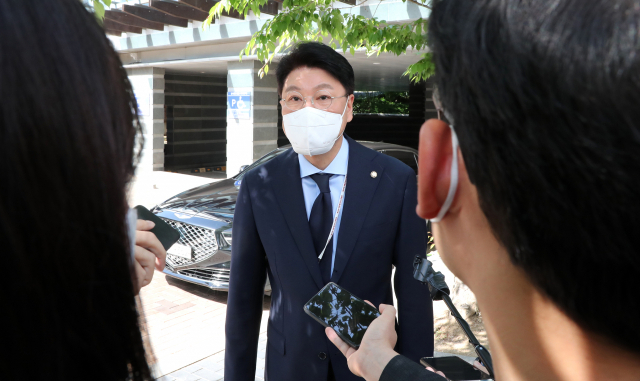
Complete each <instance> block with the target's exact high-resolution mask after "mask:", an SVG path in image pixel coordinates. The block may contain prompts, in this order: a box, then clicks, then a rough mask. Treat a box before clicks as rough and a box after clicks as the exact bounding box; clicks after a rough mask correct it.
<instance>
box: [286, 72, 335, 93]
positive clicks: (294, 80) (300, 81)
mask: <svg viewBox="0 0 640 381" xmlns="http://www.w3.org/2000/svg"><path fill="white" fill-rule="evenodd" d="M343 88H344V87H343V86H342V84H341V83H340V81H339V80H338V79H336V78H335V77H333V76H332V75H331V74H329V73H328V72H326V71H325V70H323V69H320V68H310V67H306V66H303V67H299V68H297V69H295V70H293V71H291V73H289V75H288V76H287V78H286V79H285V81H284V89H283V91H284V92H288V91H298V92H300V91H306V90H309V91H318V90H323V89H326V90H340V89H343Z"/></svg>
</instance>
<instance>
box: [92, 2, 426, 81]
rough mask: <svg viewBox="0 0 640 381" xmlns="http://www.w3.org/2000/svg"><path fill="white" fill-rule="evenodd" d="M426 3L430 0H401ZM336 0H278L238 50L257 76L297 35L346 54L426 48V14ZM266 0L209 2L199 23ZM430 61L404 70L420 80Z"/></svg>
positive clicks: (255, 9)
mask: <svg viewBox="0 0 640 381" xmlns="http://www.w3.org/2000/svg"><path fill="white" fill-rule="evenodd" d="M94 1H98V0H94ZM406 1H409V2H411V3H416V4H418V5H420V6H423V7H427V8H428V7H429V4H430V0H403V2H406ZM336 2H337V1H336V0H284V1H283V3H282V8H283V9H282V11H281V12H279V13H278V15H276V16H275V17H274V18H272V19H269V20H267V22H266V23H265V24H264V25H263V26H262V28H261V29H260V30H259V31H258V32H256V33H255V34H254V35H253V36H252V37H251V40H250V41H249V42H248V43H247V46H246V48H245V49H243V50H242V51H241V52H240V59H242V57H243V56H248V55H254V54H255V55H256V57H257V59H258V60H260V61H262V62H263V63H264V66H263V67H262V69H260V73H259V74H260V76H263V75H264V74H266V73H267V72H268V70H269V63H271V61H272V60H273V58H274V57H275V55H276V54H277V53H279V52H281V51H284V50H285V49H286V48H287V47H289V46H291V45H292V44H294V43H296V42H298V41H325V38H327V39H328V41H326V42H328V43H329V44H330V45H331V46H332V47H333V48H337V47H338V46H339V47H341V48H342V49H343V51H344V52H347V51H348V52H350V53H351V54H352V55H353V54H355V52H356V51H357V50H358V51H359V50H362V51H365V52H366V53H367V54H368V55H373V54H377V55H379V54H380V53H382V52H390V53H393V54H395V55H400V54H405V53H407V51H410V50H417V51H419V50H423V49H426V48H427V39H426V35H425V31H426V30H427V20H425V19H422V18H421V19H418V20H415V21H413V22H411V23H407V24H400V25H397V24H393V25H392V24H388V23H387V22H385V21H384V20H378V18H377V17H376V16H375V9H376V6H375V5H373V6H371V8H372V9H373V11H374V12H373V17H372V18H368V17H364V16H362V15H358V14H354V13H353V12H352V8H353V7H346V8H336V7H335V3H336ZM266 3H267V0H221V1H220V2H218V3H217V4H216V5H214V6H213V7H212V8H211V10H210V12H209V17H208V18H207V20H206V21H205V22H204V25H203V28H206V27H208V26H210V25H211V23H212V21H213V19H214V18H216V17H220V15H221V14H222V11H223V10H225V11H227V12H228V11H229V10H231V9H234V10H236V11H238V12H239V13H241V14H243V15H245V16H246V15H247V13H248V12H249V11H250V10H251V11H253V12H254V13H255V14H256V15H258V16H259V15H260V10H259V7H260V6H262V5H265V4H266ZM433 68H434V67H433V63H432V61H431V55H430V54H429V53H426V54H422V58H421V59H420V61H418V62H416V63H415V64H413V65H410V66H409V67H408V68H407V70H406V72H405V73H404V74H405V75H409V76H411V79H412V80H413V81H420V80H423V79H426V78H428V77H429V76H431V75H432V74H433Z"/></svg>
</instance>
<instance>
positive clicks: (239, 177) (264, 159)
mask: <svg viewBox="0 0 640 381" xmlns="http://www.w3.org/2000/svg"><path fill="white" fill-rule="evenodd" d="M284 151H286V150H285V149H277V150H274V151H271V152H269V153H268V154H266V155H264V156H263V157H261V158H260V159H258V161H256V162H255V163H253V164H251V165H250V166H248V167H247V168H245V169H244V171H242V172H240V173H238V174H237V175H236V176H235V177H234V179H236V180H242V178H243V177H244V175H246V174H247V172H249V171H250V170H252V169H253V168H255V167H258V166H261V165H262V164H264V163H266V162H268V161H270V160H272V159H274V158H275V157H276V156H278V155H280V154H281V153H283V152H284Z"/></svg>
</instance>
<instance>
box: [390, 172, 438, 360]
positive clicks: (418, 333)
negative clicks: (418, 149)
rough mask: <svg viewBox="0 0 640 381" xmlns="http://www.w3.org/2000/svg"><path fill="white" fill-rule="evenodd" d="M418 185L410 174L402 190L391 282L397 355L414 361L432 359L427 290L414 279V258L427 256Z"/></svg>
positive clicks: (430, 318)
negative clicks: (396, 331) (395, 305)
mask: <svg viewBox="0 0 640 381" xmlns="http://www.w3.org/2000/svg"><path fill="white" fill-rule="evenodd" d="M417 190H418V185H417V183H416V176H415V174H413V171H411V173H410V174H409V175H408V178H407V182H406V185H405V190H404V200H403V204H402V214H401V220H400V224H399V226H398V231H397V233H396V243H395V249H394V261H393V264H394V266H395V267H396V274H395V278H394V284H395V291H396V297H397V299H398V305H397V308H398V324H399V327H398V343H397V345H396V351H397V352H398V353H400V354H401V355H403V356H406V357H408V358H409V359H411V360H413V361H416V362H417V361H419V360H420V359H421V358H422V357H428V356H433V305H432V302H431V297H430V296H429V288H428V287H427V286H425V285H423V284H422V283H420V282H418V281H417V280H415V279H414V278H413V261H414V258H415V257H416V255H419V256H421V257H425V256H426V253H427V223H426V222H425V221H424V220H423V219H422V218H420V217H418V215H417V214H416V204H417V200H418V196H417Z"/></svg>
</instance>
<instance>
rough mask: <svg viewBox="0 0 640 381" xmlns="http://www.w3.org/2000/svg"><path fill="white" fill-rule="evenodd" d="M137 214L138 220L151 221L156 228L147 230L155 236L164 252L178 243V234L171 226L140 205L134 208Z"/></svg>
mask: <svg viewBox="0 0 640 381" xmlns="http://www.w3.org/2000/svg"><path fill="white" fill-rule="evenodd" d="M134 209H135V210H136V211H137V212H138V219H139V220H146V221H153V223H155V224H156V226H154V227H153V229H151V230H149V231H150V232H151V233H153V234H155V235H156V237H158V240H159V241H160V243H161V244H162V246H163V247H164V249H165V250H167V251H168V250H169V248H170V247H171V246H173V244H174V243H176V242H178V240H179V239H180V232H179V231H177V230H176V229H174V228H172V227H171V225H169V224H168V223H166V222H164V221H162V219H160V217H158V216H156V215H155V214H153V213H151V212H150V211H149V209H147V208H145V207H144V206H142V205H138V206H136V207H135V208H134Z"/></svg>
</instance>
